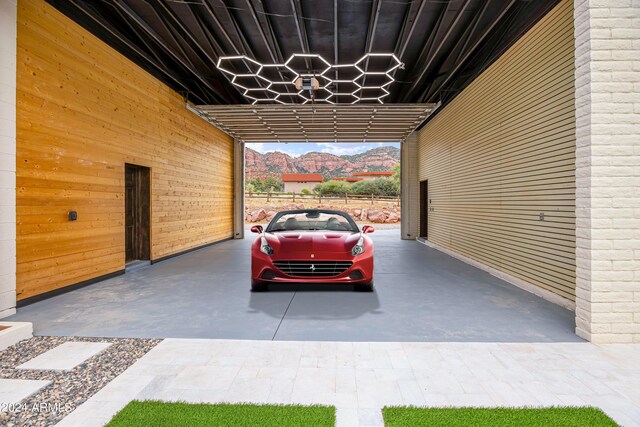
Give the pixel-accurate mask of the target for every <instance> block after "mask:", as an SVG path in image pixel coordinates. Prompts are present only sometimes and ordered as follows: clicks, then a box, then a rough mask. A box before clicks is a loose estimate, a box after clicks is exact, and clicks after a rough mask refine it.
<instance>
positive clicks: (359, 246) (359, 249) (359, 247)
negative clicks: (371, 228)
mask: <svg viewBox="0 0 640 427" xmlns="http://www.w3.org/2000/svg"><path fill="white" fill-rule="evenodd" d="M361 253H364V237H360V238H359V239H358V243H356V244H355V246H354V247H353V248H351V255H353V256H356V255H360V254H361Z"/></svg>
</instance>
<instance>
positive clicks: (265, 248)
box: [260, 236, 273, 256]
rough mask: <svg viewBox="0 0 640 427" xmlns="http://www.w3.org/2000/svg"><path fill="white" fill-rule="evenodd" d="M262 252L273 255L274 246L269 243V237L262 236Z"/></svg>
mask: <svg viewBox="0 0 640 427" xmlns="http://www.w3.org/2000/svg"><path fill="white" fill-rule="evenodd" d="M260 252H262V253H263V254H267V255H269V256H271V255H273V248H272V247H271V246H270V245H269V242H267V239H266V238H265V237H264V236H262V240H261V241H260Z"/></svg>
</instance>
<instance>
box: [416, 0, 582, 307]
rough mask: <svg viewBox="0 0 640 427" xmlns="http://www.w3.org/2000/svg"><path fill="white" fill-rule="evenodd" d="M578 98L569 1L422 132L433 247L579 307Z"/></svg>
mask: <svg viewBox="0 0 640 427" xmlns="http://www.w3.org/2000/svg"><path fill="white" fill-rule="evenodd" d="M574 97H575V94H574V43H573V3H572V2H571V1H569V0H563V1H561V2H560V3H559V4H558V5H557V6H556V7H555V8H554V9H553V10H552V11H551V12H550V13H549V14H548V15H547V16H546V17H544V18H543V19H542V20H541V21H540V22H539V23H537V24H536V25H535V26H534V27H533V28H532V29H531V30H530V31H529V32H528V33H527V34H525V35H524V36H523V37H522V38H521V39H520V40H518V41H517V42H516V43H515V44H514V45H513V46H512V47H511V48H510V49H509V50H508V51H507V52H506V53H505V54H504V55H503V56H502V57H500V58H499V59H498V60H497V61H496V62H495V63H494V64H492V65H491V66H490V67H489V68H488V69H487V70H486V71H485V72H484V73H482V74H481V75H480V76H479V77H478V78H477V79H476V80H475V81H474V82H473V83H472V84H471V85H469V86H468V87H467V88H466V89H465V90H464V91H463V92H462V93H460V94H459V95H458V96H457V97H456V98H455V99H454V100H453V101H452V102H451V103H450V104H449V105H447V106H446V107H445V108H444V109H443V110H442V111H440V112H439V113H438V114H437V116H436V117H434V118H433V119H432V120H431V121H430V122H428V123H427V125H426V126H425V127H424V128H423V129H422V130H421V131H420V132H419V136H418V137H419V141H420V142H419V159H420V171H419V175H420V180H425V179H428V180H429V199H431V204H430V208H431V209H430V210H429V217H428V232H429V240H430V241H432V242H434V243H436V244H438V245H441V246H443V247H445V248H447V249H449V250H452V251H455V252H458V253H460V254H462V255H464V256H466V257H469V258H471V259H474V260H476V261H479V262H481V263H484V264H486V265H488V266H490V267H493V268H495V269H497V270H500V271H503V272H505V273H508V274H510V275H512V276H514V277H517V278H519V279H522V280H524V281H527V282H529V283H532V284H535V285H537V286H540V287H542V288H545V289H547V290H550V291H552V292H554V293H557V294H558V295H561V296H563V297H565V298H568V299H571V300H573V299H574V298H575V144H576V143H575V117H574V112H575V106H574ZM540 214H544V220H540Z"/></svg>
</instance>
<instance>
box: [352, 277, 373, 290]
mask: <svg viewBox="0 0 640 427" xmlns="http://www.w3.org/2000/svg"><path fill="white" fill-rule="evenodd" d="M353 288H354V289H355V290H356V291H357V292H373V280H372V281H370V282H368V283H357V284H355V285H354V286H353Z"/></svg>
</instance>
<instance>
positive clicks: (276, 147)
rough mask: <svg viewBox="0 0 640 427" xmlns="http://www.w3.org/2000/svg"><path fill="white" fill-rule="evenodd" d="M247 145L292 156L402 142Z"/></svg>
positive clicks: (353, 151)
mask: <svg viewBox="0 0 640 427" xmlns="http://www.w3.org/2000/svg"><path fill="white" fill-rule="evenodd" d="M246 146H247V147H249V148H251V149H252V150H255V151H257V152H259V153H263V154H264V153H268V152H271V151H280V152H281V153H286V154H288V155H290V156H291V157H298V156H300V155H302V154H306V153H308V152H310V151H318V152H320V153H329V154H335V155H336V156H343V155H350V154H359V153H364V152H365V151H367V150H371V149H373V148H378V147H397V148H400V143H393V142H378V143H335V142H324V143H318V144H313V143H310V142H301V143H299V142H295V143H294V142H289V143H252V144H249V143H248V144H246Z"/></svg>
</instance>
